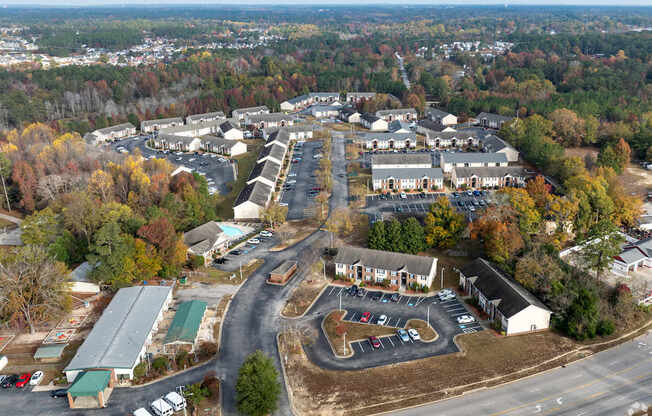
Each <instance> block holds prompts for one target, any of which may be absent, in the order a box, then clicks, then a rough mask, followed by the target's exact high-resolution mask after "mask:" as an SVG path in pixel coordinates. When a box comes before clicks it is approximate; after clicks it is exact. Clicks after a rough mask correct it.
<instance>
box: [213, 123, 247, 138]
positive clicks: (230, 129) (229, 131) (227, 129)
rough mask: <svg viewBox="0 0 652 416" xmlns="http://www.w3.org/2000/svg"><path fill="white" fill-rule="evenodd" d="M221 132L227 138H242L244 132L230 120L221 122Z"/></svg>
mask: <svg viewBox="0 0 652 416" xmlns="http://www.w3.org/2000/svg"><path fill="white" fill-rule="evenodd" d="M219 128H220V133H221V134H222V137H224V138H225V139H227V140H242V139H243V138H244V134H243V132H242V130H240V129H239V128H238V127H237V126H236V125H235V124H234V123H232V122H230V121H224V122H222V123H220V127H219Z"/></svg>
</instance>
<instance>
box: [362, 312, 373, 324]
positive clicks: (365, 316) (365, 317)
mask: <svg viewBox="0 0 652 416" xmlns="http://www.w3.org/2000/svg"><path fill="white" fill-rule="evenodd" d="M369 319H371V312H363V313H362V317H361V318H360V322H363V323H365V324H366V323H368V322H369Z"/></svg>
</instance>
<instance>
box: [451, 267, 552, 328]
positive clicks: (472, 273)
mask: <svg viewBox="0 0 652 416" xmlns="http://www.w3.org/2000/svg"><path fill="white" fill-rule="evenodd" d="M460 287H462V289H463V290H464V292H465V293H466V294H467V295H469V296H473V297H474V298H476V299H477V301H478V305H479V306H480V308H481V309H482V310H483V311H484V312H485V313H487V315H489V319H491V320H493V321H494V322H497V323H500V326H501V328H502V331H503V332H504V333H505V335H514V334H522V333H526V332H534V331H541V330H545V329H548V328H549V326H550V315H551V314H552V312H551V311H550V309H548V308H547V307H546V306H545V305H544V304H543V303H542V302H541V301H540V300H539V299H537V298H536V297H535V296H533V295H532V294H531V293H530V292H528V291H527V290H526V289H525V288H524V287H523V286H521V285H520V284H519V283H518V282H517V281H516V280H514V279H512V278H511V277H509V276H506V275H505V274H504V273H503V272H502V271H500V270H499V269H498V268H497V267H495V266H493V265H492V264H491V263H489V262H488V261H487V260H485V259H482V258H477V259H475V260H474V261H472V262H471V263H469V264H467V265H466V266H464V267H462V268H461V269H460Z"/></svg>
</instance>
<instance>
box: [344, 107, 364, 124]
mask: <svg viewBox="0 0 652 416" xmlns="http://www.w3.org/2000/svg"><path fill="white" fill-rule="evenodd" d="M340 120H342V121H344V122H346V123H360V113H358V111H357V110H355V109H354V108H351V107H343V108H342V109H340Z"/></svg>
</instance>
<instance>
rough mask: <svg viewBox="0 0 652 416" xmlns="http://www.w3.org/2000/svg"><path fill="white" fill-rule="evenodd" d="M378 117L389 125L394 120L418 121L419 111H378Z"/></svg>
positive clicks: (400, 109) (397, 109)
mask: <svg viewBox="0 0 652 416" xmlns="http://www.w3.org/2000/svg"><path fill="white" fill-rule="evenodd" d="M376 117H380V118H382V119H383V120H385V121H386V122H388V123H389V122H392V121H394V120H399V121H416V120H417V110H415V109H414V108H395V109H393V110H378V111H376Z"/></svg>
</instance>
